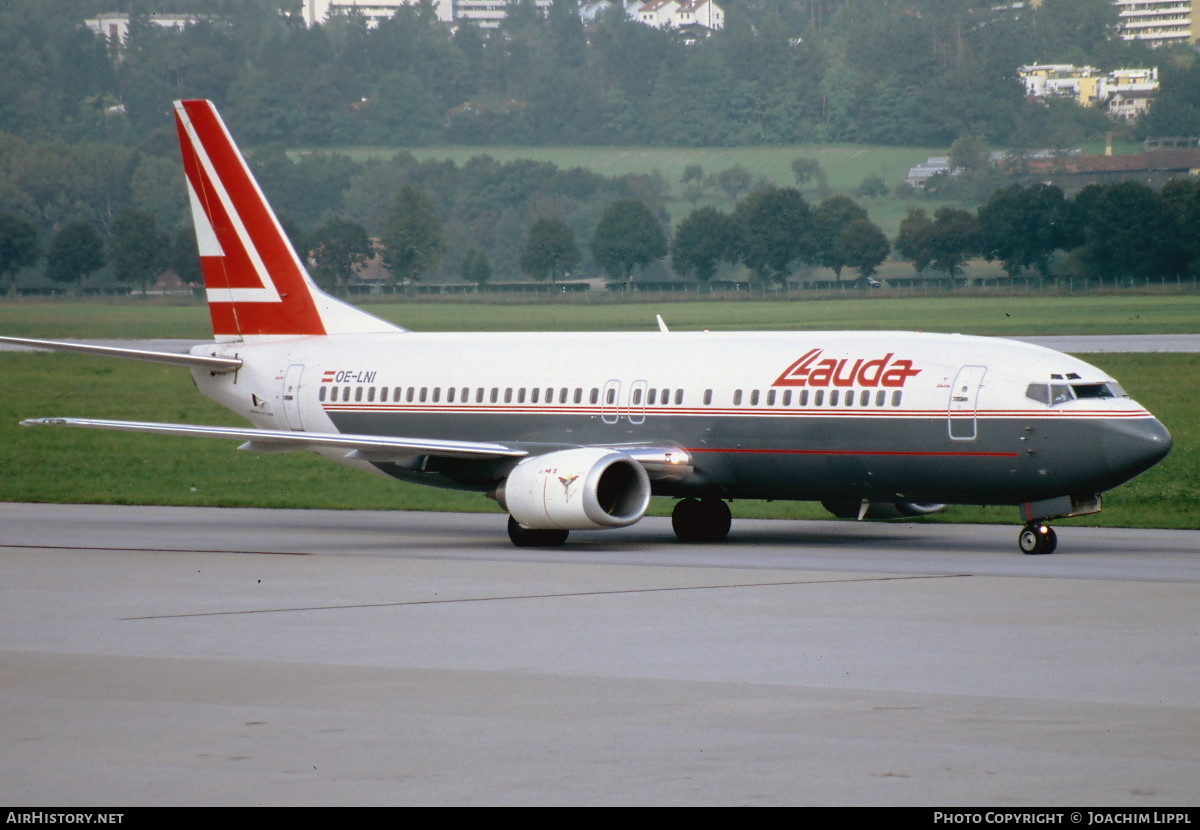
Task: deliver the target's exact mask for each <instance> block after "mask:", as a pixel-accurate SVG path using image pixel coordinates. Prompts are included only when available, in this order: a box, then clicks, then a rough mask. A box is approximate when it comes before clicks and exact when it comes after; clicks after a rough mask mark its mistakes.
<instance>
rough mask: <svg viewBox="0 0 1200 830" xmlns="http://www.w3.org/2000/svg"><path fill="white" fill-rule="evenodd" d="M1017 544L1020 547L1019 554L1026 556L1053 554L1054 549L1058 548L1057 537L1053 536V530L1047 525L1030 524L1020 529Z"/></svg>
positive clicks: (1039, 523)
mask: <svg viewBox="0 0 1200 830" xmlns="http://www.w3.org/2000/svg"><path fill="white" fill-rule="evenodd" d="M1017 544H1018V545H1020V546H1021V553H1024V554H1025V555H1026V556H1034V555H1038V554H1043V553H1054V549H1055V548H1056V547H1058V537H1057V536H1056V535H1055V534H1054V528H1052V527H1050V526H1049V525H1044V524H1042V523H1041V522H1031V523H1030V524H1027V525H1025V527H1023V528H1022V529H1021V535H1020V536H1018V537H1017Z"/></svg>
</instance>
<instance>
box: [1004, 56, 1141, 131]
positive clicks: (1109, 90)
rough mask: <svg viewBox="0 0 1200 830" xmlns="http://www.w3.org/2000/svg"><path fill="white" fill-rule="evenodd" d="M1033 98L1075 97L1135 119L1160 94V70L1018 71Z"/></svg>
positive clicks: (1038, 67) (1056, 67)
mask: <svg viewBox="0 0 1200 830" xmlns="http://www.w3.org/2000/svg"><path fill="white" fill-rule="evenodd" d="M1017 77H1019V78H1020V79H1021V83H1023V84H1024V85H1025V94H1026V95H1028V96H1030V97H1031V98H1051V97H1056V96H1061V97H1067V98H1074V99H1075V101H1076V103H1078V104H1079V105H1080V106H1081V107H1087V106H1094V107H1103V108H1104V109H1106V110H1107V111H1108V113H1109V114H1110V115H1115V116H1117V117H1119V118H1124V119H1126V120H1131V119H1134V118H1137V117H1138V116H1139V115H1141V114H1142V113H1143V112H1145V111H1146V109H1147V108H1148V107H1149V105H1150V103H1151V102H1152V101H1153V100H1154V96H1155V95H1156V94H1158V67H1157V66H1154V67H1150V68H1148V69H1140V68H1139V69H1114V70H1113V71H1112V72H1107V73H1105V72H1101V71H1100V70H1098V69H1096V68H1095V67H1092V66H1073V65H1071V64H1065V63H1059V64H1035V65H1029V66H1022V67H1019V68H1018V69H1017Z"/></svg>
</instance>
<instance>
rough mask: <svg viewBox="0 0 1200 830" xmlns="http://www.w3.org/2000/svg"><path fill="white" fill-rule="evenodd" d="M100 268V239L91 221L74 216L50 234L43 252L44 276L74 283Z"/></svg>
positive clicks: (102, 257)
mask: <svg viewBox="0 0 1200 830" xmlns="http://www.w3.org/2000/svg"><path fill="white" fill-rule="evenodd" d="M103 267H104V240H103V239H102V238H101V237H100V234H99V232H97V230H96V228H95V227H94V226H93V225H92V223H91V222H86V221H84V220H83V219H76V220H74V221H72V222H68V223H67V224H66V225H64V226H63V227H62V229H61V230H59V232H58V233H56V234H54V239H53V240H52V241H51V242H50V250H49V251H48V252H47V253H46V276H47V277H49V278H50V279H52V280H54V281H55V282H61V283H72V282H73V283H75V284H76V287H77V288H82V286H83V279H84V277H86V276H88V275H89V274H94V273H95V272H96V271H99V270H100V269H101V268H103Z"/></svg>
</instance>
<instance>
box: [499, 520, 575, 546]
mask: <svg viewBox="0 0 1200 830" xmlns="http://www.w3.org/2000/svg"><path fill="white" fill-rule="evenodd" d="M569 533H570V531H568V530H555V529H549V530H541V529H538V530H533V529H530V528H527V527H521V525H520V523H518V522H517V520H516V519H514V518H513V517H512V516H509V517H508V538H509V539H512V543H513V544H514V545H516V546H517V547H519V548H557V547H560V546H561V545H562V544H563V543H564V542H566V541H567V534H569Z"/></svg>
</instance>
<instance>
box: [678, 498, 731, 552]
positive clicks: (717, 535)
mask: <svg viewBox="0 0 1200 830" xmlns="http://www.w3.org/2000/svg"><path fill="white" fill-rule="evenodd" d="M732 522H733V516H732V514H731V513H730V512H729V505H727V504H726V503H725V502H723V501H721V500H720V499H716V498H703V499H684V500H683V501H681V502H679V503H678V504H676V505H675V509H674V510H673V511H671V529H672V530H674V531H675V535H676V536H677V537H679V541H681V542H720V541H721V540H722V539H724V538H725V537H726V536H728V535H729V526H730V524H732Z"/></svg>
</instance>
